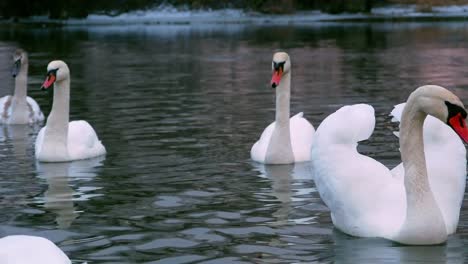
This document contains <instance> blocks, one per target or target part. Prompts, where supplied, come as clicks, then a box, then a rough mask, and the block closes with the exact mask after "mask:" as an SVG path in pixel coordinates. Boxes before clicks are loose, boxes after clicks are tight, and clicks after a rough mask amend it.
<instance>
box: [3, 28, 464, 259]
mask: <svg viewBox="0 0 468 264" xmlns="http://www.w3.org/2000/svg"><path fill="white" fill-rule="evenodd" d="M467 28H468V27H467V25H466V24H462V23H461V24H460V23H441V24H431V23H425V24H406V23H401V24H316V25H311V26H253V25H223V26H214V25H199V26H190V25H174V26H171V25H159V26H158V25H153V26H131V27H125V26H105V27H97V26H96V27H89V28H84V27H68V28H52V29H50V28H46V27H45V28H44V27H39V26H38V27H36V26H21V27H13V28H11V27H5V26H3V27H2V28H0V80H1V82H0V96H3V95H6V94H9V93H11V91H12V87H13V78H12V77H11V76H10V67H11V60H10V56H11V53H12V51H13V50H14V49H15V48H16V47H22V48H24V49H26V50H28V51H29V54H30V60H29V61H30V68H29V95H30V96H32V97H34V98H35V99H36V100H37V101H38V103H39V104H40V106H41V107H42V109H43V111H44V113H45V114H48V113H49V112H50V108H51V103H52V94H51V93H50V92H43V91H40V89H39V87H40V84H41V82H42V81H43V78H44V76H45V73H46V66H47V63H48V62H49V61H50V60H52V59H57V58H59V59H62V60H64V61H66V62H67V63H68V65H69V67H70V69H71V73H72V82H71V86H72V87H71V109H70V111H71V113H70V115H71V119H72V120H78V119H85V120H87V121H88V122H90V123H91V124H92V125H93V126H94V128H95V129H96V131H97V133H98V135H99V137H100V138H101V140H102V141H103V143H104V145H105V146H106V147H107V150H108V154H107V156H105V157H103V158H99V159H92V160H86V161H79V162H72V163H57V164H41V163H37V162H36V161H35V159H34V151H33V150H34V147H33V144H34V139H35V136H36V134H37V132H38V131H39V128H40V126H38V127H22V126H10V127H0V160H1V162H0V205H1V213H0V236H4V235H9V234H30V235H40V236H45V237H48V238H49V239H51V240H53V241H54V242H56V243H57V244H58V245H59V246H60V247H61V248H62V249H63V250H64V251H65V252H66V253H67V254H68V255H69V256H70V258H71V259H72V260H73V263H81V262H83V261H87V262H88V263H89V264H94V263H292V262H294V263H315V262H325V263H329V262H336V263H377V262H386V263H398V262H400V263H414V262H417V263H428V262H433V263H463V262H464V261H467V259H468V258H467V255H468V246H467V245H468V214H467V213H468V202H465V203H464V205H463V208H462V213H461V220H460V225H459V229H458V233H457V235H454V236H451V237H450V239H449V241H448V243H447V244H446V245H442V246H436V247H402V246H399V245H396V244H393V243H391V242H388V241H385V240H382V239H362V238H352V237H348V236H346V235H344V234H342V233H339V232H337V231H336V230H334V229H333V226H332V223H331V219H330V217H329V212H328V210H327V208H326V207H325V206H324V205H323V203H322V202H321V200H320V198H319V196H318V193H317V191H316V189H315V186H314V182H313V175H311V168H310V166H309V164H307V163H306V164H298V165H296V166H269V167H265V166H263V165H259V164H256V163H254V162H252V161H251V160H250V157H249V151H250V147H251V146H252V144H253V143H254V142H255V141H256V140H257V139H258V137H259V135H260V134H261V132H262V131H263V129H264V128H265V127H266V126H267V125H268V124H269V123H270V122H271V121H273V118H274V90H272V89H271V88H269V86H268V83H269V80H270V78H271V73H270V67H271V58H272V54H273V52H274V51H276V50H279V49H283V50H286V51H287V52H289V54H290V56H291V58H292V86H293V87H292V102H291V104H292V105H291V110H292V113H297V112H301V111H303V112H304V114H305V116H306V118H307V119H308V120H310V121H311V122H312V124H313V125H314V126H315V127H317V126H318V125H319V124H320V121H321V120H322V119H323V118H324V117H326V116H327V115H328V114H330V113H331V112H333V111H335V110H336V109H338V108H339V107H340V106H342V105H344V104H351V103H359V102H364V103H370V104H372V105H373V106H374V107H375V109H376V115H377V125H376V130H375V132H374V134H373V136H372V137H371V138H370V140H367V141H365V142H363V143H362V144H361V146H360V147H359V149H360V150H361V152H363V153H365V154H368V155H370V156H372V157H375V158H377V159H378V160H380V161H382V162H383V163H384V164H386V165H387V166H389V167H393V166H395V165H396V164H398V163H399V159H400V158H399V153H398V142H397V139H396V138H395V137H394V136H393V135H392V130H394V129H395V128H396V125H395V124H393V123H391V122H390V118H389V117H388V114H389V112H390V111H391V110H392V106H393V105H395V104H397V103H400V102H403V101H404V100H405V98H406V97H407V96H408V95H409V93H410V92H411V91H412V90H413V89H415V88H416V87H418V86H420V85H422V84H429V83H432V84H440V85H443V86H445V87H447V88H450V89H451V90H453V91H454V92H455V93H456V94H458V95H459V96H460V97H461V98H462V100H464V101H465V104H466V103H468V66H467V65H468V48H467V45H466V43H468V30H467ZM337 165H338V166H339V164H337Z"/></svg>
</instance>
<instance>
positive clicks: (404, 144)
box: [312, 85, 468, 245]
mask: <svg viewBox="0 0 468 264" xmlns="http://www.w3.org/2000/svg"><path fill="white" fill-rule="evenodd" d="M427 115H432V116H433V117H435V118H437V119H439V120H440V121H442V122H444V123H446V124H447V125H448V126H450V127H451V128H452V129H453V130H454V131H455V132H456V133H457V134H458V135H459V136H460V137H461V138H462V139H463V140H464V141H465V142H468V128H467V127H466V122H465V118H466V115H467V114H466V110H465V108H464V106H463V104H462V102H461V101H460V99H458V97H456V96H455V95H454V94H453V93H451V92H450V91H448V90H447V89H445V88H443V87H440V86H435V85H426V86H422V87H419V88H418V89H416V90H415V91H414V92H413V93H411V95H410V96H409V98H408V101H407V103H406V106H405V107H404V110H403V112H402V115H401V125H400V133H399V138H400V152H401V157H402V161H403V168H404V179H401V178H398V177H395V176H394V175H393V174H392V172H391V171H390V170H389V169H388V168H386V167H385V166H384V165H383V164H381V163H379V162H377V161H376V160H374V159H372V158H370V157H367V156H364V155H361V154H359V153H358V152H357V150H356V147H357V142H358V141H361V140H365V139H367V138H369V137H370V135H371V134H372V132H373V130H374V126H375V116H374V109H373V108H372V107H371V106H370V105H366V104H358V105H352V106H344V107H342V108H341V109H339V110H338V111H336V112H335V113H333V114H331V115H330V116H328V117H327V118H326V119H325V120H324V121H323V122H322V124H321V125H320V127H319V128H318V129H317V132H316V133H315V139H314V140H315V141H314V146H313V147H312V168H313V173H314V176H315V183H316V186H317V190H318V191H319V194H320V197H321V198H322V200H323V201H324V202H325V204H326V205H327V206H328V207H329V209H330V211H331V218H332V221H333V224H334V225H335V227H337V228H338V229H339V230H341V231H343V232H344V233H347V234H349V235H352V236H360V237H383V238H386V239H389V240H392V241H396V242H399V243H402V244H408V245H432V244H440V243H443V242H445V241H446V240H447V236H448V234H449V233H448V232H447V227H446V223H445V221H444V216H443V214H442V210H441V206H440V205H439V204H438V203H437V201H436V197H435V195H434V193H433V190H431V187H430V182H429V179H428V173H427V168H426V159H425V155H424V154H425V152H424V145H423V124H424V121H425V119H426V116H427ZM444 159H445V157H444ZM429 168H431V166H429ZM452 172H453V170H450V171H447V173H452ZM463 172H464V171H463ZM444 176H445V175H444ZM451 191H456V190H451ZM458 210H459V209H458Z"/></svg>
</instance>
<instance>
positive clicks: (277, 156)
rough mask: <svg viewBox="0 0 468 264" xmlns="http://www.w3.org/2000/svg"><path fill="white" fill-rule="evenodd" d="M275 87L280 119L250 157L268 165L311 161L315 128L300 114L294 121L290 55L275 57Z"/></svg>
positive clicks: (273, 83) (272, 81) (253, 148)
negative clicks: (291, 103) (291, 108)
mask: <svg viewBox="0 0 468 264" xmlns="http://www.w3.org/2000/svg"><path fill="white" fill-rule="evenodd" d="M272 65H273V66H272V67H273V77H272V80H271V85H272V87H273V88H275V89H276V119H275V122H273V123H271V124H270V125H269V126H268V127H267V128H265V130H264V131H263V133H262V135H261V136H260V139H259V140H258V141H257V142H256V143H255V144H254V145H253V146H252V149H251V150H250V156H251V158H252V159H253V160H254V161H257V162H261V163H265V164H291V163H295V162H303V161H309V160H310V149H311V146H312V139H313V135H314V132H315V130H314V127H313V126H312V125H311V124H310V123H309V121H307V120H306V119H305V118H304V117H303V113H302V112H301V113H299V114H297V115H295V116H293V117H291V118H290V116H289V114H290V113H289V106H290V96H291V60H290V59H289V56H288V54H287V53H284V52H277V53H275V54H274V55H273V63H272Z"/></svg>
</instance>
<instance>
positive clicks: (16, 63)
mask: <svg viewBox="0 0 468 264" xmlns="http://www.w3.org/2000/svg"><path fill="white" fill-rule="evenodd" d="M27 63H28V54H27V53H26V51H24V50H22V49H17V50H15V52H14V53H13V69H12V71H11V75H13V78H16V76H18V74H19V72H20V70H21V66H22V65H26V64H27Z"/></svg>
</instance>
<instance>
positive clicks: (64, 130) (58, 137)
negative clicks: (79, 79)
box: [44, 78, 70, 148]
mask: <svg viewBox="0 0 468 264" xmlns="http://www.w3.org/2000/svg"><path fill="white" fill-rule="evenodd" d="M69 104H70V79H69V78H67V79H65V80H63V81H60V82H56V83H55V84H54V102H53V104H52V110H51V111H50V114H49V117H48V118H47V125H46V135H45V138H44V141H45V142H44V144H48V143H50V144H55V145H57V146H58V145H60V146H62V147H65V148H66V147H67V136H68V122H69V108H70V106H69Z"/></svg>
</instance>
